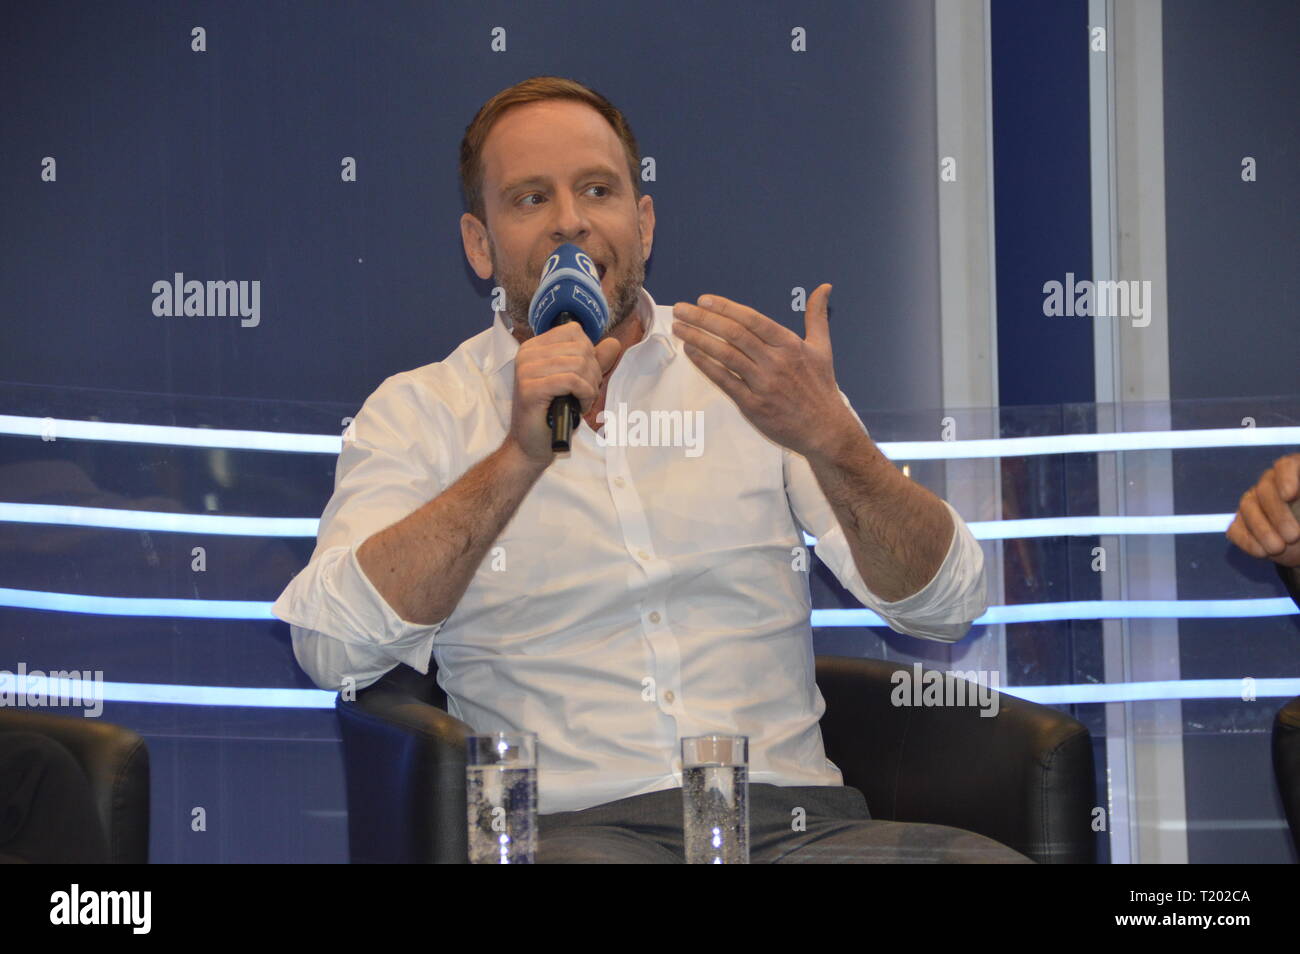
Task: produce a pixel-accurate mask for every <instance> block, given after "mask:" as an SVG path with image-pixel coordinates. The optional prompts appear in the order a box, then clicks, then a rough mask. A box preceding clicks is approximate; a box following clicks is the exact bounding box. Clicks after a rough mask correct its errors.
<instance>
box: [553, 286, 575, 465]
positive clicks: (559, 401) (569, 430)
mask: <svg viewBox="0 0 1300 954" xmlns="http://www.w3.org/2000/svg"><path fill="white" fill-rule="evenodd" d="M572 320H573V316H572V315H570V314H569V313H568V312H567V311H564V312H561V313H560V315H559V317H558V318H556V319H555V324H556V325H567V324H568V323H569V322H570V321H572ZM552 327H554V325H553V326H552ZM581 420H582V404H581V402H579V401H578V399H577V398H576V397H574V396H573V395H572V394H562V395H560V396H558V397H554V398H552V399H551V408H550V410H549V411H547V413H546V423H548V424H550V425H551V451H552V452H554V451H566V452H567V451H568V450H569V443H570V440H571V439H572V437H573V432H574V431H575V430H576V429H577V427H578V423H579V422H580V421H581Z"/></svg>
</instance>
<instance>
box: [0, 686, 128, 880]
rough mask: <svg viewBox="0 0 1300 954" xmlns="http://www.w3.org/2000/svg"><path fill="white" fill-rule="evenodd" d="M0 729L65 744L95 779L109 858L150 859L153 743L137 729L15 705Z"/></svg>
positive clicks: (1, 716)
mask: <svg viewBox="0 0 1300 954" xmlns="http://www.w3.org/2000/svg"><path fill="white" fill-rule="evenodd" d="M0 732H36V733H39V734H41V735H44V736H47V737H49V738H51V739H54V740H55V741H56V742H59V743H60V744H62V745H63V747H64V748H66V749H67V750H68V751H69V752H70V753H71V754H72V757H73V758H74V759H75V760H76V761H77V763H78V764H79V765H80V766H81V768H82V770H83V771H84V772H85V773H86V778H87V780H88V781H89V782H90V790H91V797H92V798H93V799H94V802H95V805H96V807H97V809H98V812H99V817H100V822H101V823H102V824H103V827H104V834H105V836H106V837H107V839H108V856H109V861H111V862H113V863H116V864H144V863H146V862H147V861H148V860H149V748H148V746H147V745H146V744H145V741H144V739H143V738H141V737H140V735H139V734H138V733H136V732H134V731H132V730H131V729H128V728H126V727H125V726H120V725H114V724H113V723H111V722H104V721H102V720H100V719H86V718H76V717H68V716H57V715H51V714H49V713H45V712H32V711H29V710H25V709H12V708H5V709H0Z"/></svg>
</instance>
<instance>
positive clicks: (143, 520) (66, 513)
mask: <svg viewBox="0 0 1300 954" xmlns="http://www.w3.org/2000/svg"><path fill="white" fill-rule="evenodd" d="M1232 518H1233V514H1230V513H1192V514H1176V515H1174V516H1163V517H1039V518H1036V519H1032V520H977V521H972V522H970V523H968V524H967V526H968V527H970V530H971V533H972V534H974V535H975V539H976V540H1021V539H1028V538H1032V537H1066V536H1074V537H1078V536H1099V535H1103V534H1115V535H1118V536H1123V535H1133V534H1152V533H1174V534H1178V533H1224V532H1225V531H1227V529H1228V524H1229V523H1231V522H1232ZM0 522H7V523H37V524H53V525H57V526H72V527H98V528H101V529H110V530H152V531H158V532H165V533H204V534H218V535H230V536H249V537H315V536H316V532H317V530H318V528H319V525H320V521H319V520H318V519H317V518H315V517H235V516H224V515H221V514H189V513H162V512H158V511H151V510H121V509H117V508H112V507H74V506H68V505H65V504H28V503H2V502H0ZM803 538H804V543H805V544H807V545H808V546H810V547H815V546H816V545H817V539H816V538H815V537H812V536H810V535H808V534H806V533H805V534H804V535H803Z"/></svg>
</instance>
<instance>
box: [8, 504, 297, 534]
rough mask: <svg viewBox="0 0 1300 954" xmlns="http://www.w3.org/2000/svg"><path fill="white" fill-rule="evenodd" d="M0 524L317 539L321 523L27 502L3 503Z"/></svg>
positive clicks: (273, 518) (291, 518)
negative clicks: (1, 522) (0, 522)
mask: <svg viewBox="0 0 1300 954" xmlns="http://www.w3.org/2000/svg"><path fill="white" fill-rule="evenodd" d="M0 521H4V522H9V523H45V524H56V525H61V526H71V527H100V528H105V529H111V530H154V531H159V532H163V533H206V534H224V535H232V536H249V537H314V536H316V531H317V529H318V527H319V526H320V520H319V519H317V518H316V517H231V516H224V515H221V514H196V513H160V512H158V511H152V510H120V509H116V508H111V507H72V506H66V505H63V504H24V503H0Z"/></svg>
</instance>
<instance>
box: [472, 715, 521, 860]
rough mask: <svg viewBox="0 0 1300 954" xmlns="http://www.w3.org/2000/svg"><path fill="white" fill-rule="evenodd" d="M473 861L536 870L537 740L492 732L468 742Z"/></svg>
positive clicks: (514, 734)
mask: <svg viewBox="0 0 1300 954" xmlns="http://www.w3.org/2000/svg"><path fill="white" fill-rule="evenodd" d="M465 795H466V807H467V810H468V822H469V861H470V864H476V865H531V864H533V859H534V855H535V854H536V852H537V735H536V734H535V733H532V732H493V733H487V734H483V735H471V736H468V737H467V738H466V753H465Z"/></svg>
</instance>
